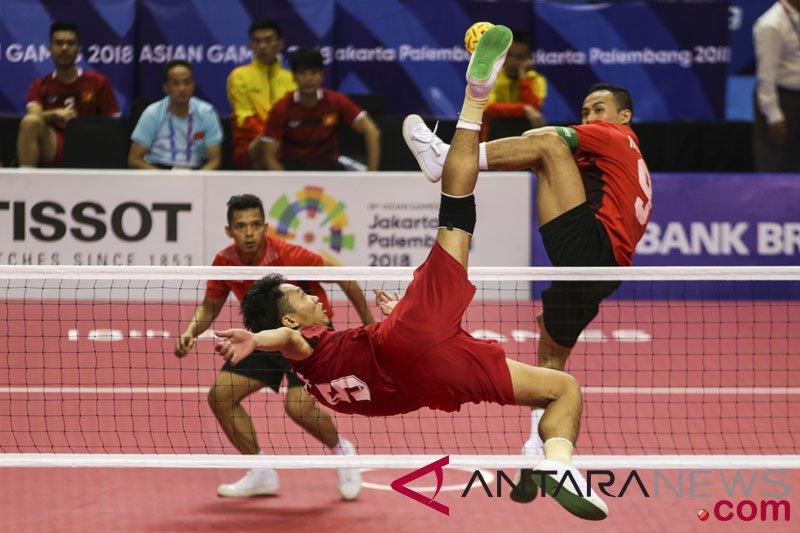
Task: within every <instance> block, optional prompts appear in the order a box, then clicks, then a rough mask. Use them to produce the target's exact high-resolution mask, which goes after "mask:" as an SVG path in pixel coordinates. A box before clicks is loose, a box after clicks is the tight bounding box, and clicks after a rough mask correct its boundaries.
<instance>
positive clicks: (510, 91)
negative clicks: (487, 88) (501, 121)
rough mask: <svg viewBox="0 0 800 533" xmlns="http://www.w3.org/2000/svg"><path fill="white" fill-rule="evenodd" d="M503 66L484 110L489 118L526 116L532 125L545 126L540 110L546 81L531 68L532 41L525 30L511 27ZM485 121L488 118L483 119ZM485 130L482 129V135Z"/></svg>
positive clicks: (534, 126)
mask: <svg viewBox="0 0 800 533" xmlns="http://www.w3.org/2000/svg"><path fill="white" fill-rule="evenodd" d="M513 39H514V40H513V41H512V43H511V47H510V48H509V49H508V54H507V55H506V61H505V63H503V69H502V70H501V71H500V74H499V75H498V76H497V83H495V85H494V88H493V89H492V92H491V93H490V94H489V105H487V106H486V110H485V111H484V113H483V116H484V117H488V118H523V117H524V118H527V119H528V122H530V124H531V127H532V128H540V127H542V126H545V125H546V124H547V122H546V121H545V118H544V116H543V115H542V113H541V109H542V106H544V99H545V97H546V96H547V82H546V80H545V78H544V76H542V75H541V74H539V73H538V72H536V71H535V70H534V69H533V59H532V58H531V45H530V43H529V40H528V36H527V34H525V33H524V32H520V31H514V37H513ZM484 124H488V121H484ZM485 136H486V132H485V131H484V132H482V137H485Z"/></svg>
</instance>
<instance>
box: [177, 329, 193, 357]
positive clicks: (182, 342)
mask: <svg viewBox="0 0 800 533" xmlns="http://www.w3.org/2000/svg"><path fill="white" fill-rule="evenodd" d="M194 341H195V338H194V336H192V335H186V334H183V335H181V336H180V337H178V340H177V341H175V355H176V356H178V357H184V356H185V355H186V354H187V353H189V350H191V349H192V347H193V346H194Z"/></svg>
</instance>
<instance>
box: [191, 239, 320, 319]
mask: <svg viewBox="0 0 800 533" xmlns="http://www.w3.org/2000/svg"><path fill="white" fill-rule="evenodd" d="M264 240H265V241H266V242H265V245H264V255H262V256H261V259H259V260H258V262H257V263H256V264H255V265H245V264H244V263H243V262H242V259H241V257H239V253H238V252H237V250H236V243H233V244H231V245H230V246H228V247H227V248H225V249H224V250H222V251H221V252H219V253H218V254H217V255H216V256H215V257H214V262H213V263H212V264H211V266H226V267H227V266H312V267H316V266H323V260H322V256H321V255H318V254H315V253H314V252H310V251H308V250H306V249H305V248H303V247H302V246H296V245H294V244H290V243H288V242H286V241H284V240H283V239H279V238H277V237H270V236H265V237H264ZM253 283H255V280H219V279H211V280H208V282H207V283H206V298H210V299H214V300H217V299H222V298H227V297H228V294H229V293H230V291H233V293H234V294H235V295H236V298H238V299H239V301H241V300H242V298H244V295H245V293H246V292H247V289H249V288H250V286H251V285H252V284H253ZM289 283H294V282H291V281H290V282H289ZM300 286H301V287H302V289H303V290H304V291H306V292H307V293H308V294H312V295H314V296H316V297H317V298H319V301H320V303H321V304H322V307H323V308H324V309H325V312H326V313H327V314H328V318H333V309H332V308H331V304H330V302H329V301H328V295H327V294H326V293H325V290H324V289H323V288H322V285H320V284H319V282H316V281H307V282H303V283H302V284H301V285H300Z"/></svg>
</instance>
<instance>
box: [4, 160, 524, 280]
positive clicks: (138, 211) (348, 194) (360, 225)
mask: <svg viewBox="0 0 800 533" xmlns="http://www.w3.org/2000/svg"><path fill="white" fill-rule="evenodd" d="M244 193H250V194H255V195H257V196H259V197H260V198H261V199H262V201H263V202H264V208H265V211H266V219H267V223H268V225H269V230H270V234H272V235H276V236H278V237H280V238H283V239H285V240H287V241H289V242H292V243H294V244H298V245H301V246H304V247H306V248H308V249H309V250H311V251H313V252H316V253H319V254H321V255H323V256H324V257H325V258H326V259H328V260H329V261H330V262H331V263H333V264H342V265H347V266H412V267H413V266H417V265H419V264H420V263H422V262H423V261H424V260H425V258H426V257H427V255H428V252H429V250H430V248H431V246H432V245H433V242H434V239H435V236H436V231H437V227H438V216H439V198H440V192H439V186H438V185H433V184H431V183H430V182H428V181H427V180H426V179H424V178H423V177H422V176H421V174H419V173H413V172H406V173H381V174H369V173H339V174H336V175H325V174H321V173H313V172H311V173H307V174H306V173H270V174H269V175H266V174H264V173H255V172H238V173H223V172H208V173H203V172H170V171H153V172H149V171H148V172H138V171H136V172H134V171H86V170H81V171H68V170H58V171H56V170H53V171H42V170H39V171H25V170H6V171H3V173H2V174H0V264H3V265H56V264H59V265H164V266H197V265H210V264H211V261H212V260H213V258H214V255H215V254H216V253H217V252H218V251H219V250H221V249H222V248H224V247H226V246H227V245H229V244H230V243H231V242H232V241H231V239H230V238H228V237H227V236H226V235H225V226H226V224H227V220H226V210H227V205H226V203H227V201H228V199H229V198H230V197H231V196H232V195H234V194H244ZM530 195H531V193H530V177H529V176H528V174H526V173H496V174H492V175H491V179H486V180H481V181H479V184H478V188H477V190H476V197H477V204H478V221H479V222H478V224H477V227H476V231H475V237H474V240H473V244H472V246H473V249H472V254H471V257H470V264H471V265H474V266H527V265H528V260H529V258H530V242H531V239H530V220H531V210H530V200H529V198H530Z"/></svg>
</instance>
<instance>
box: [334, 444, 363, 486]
mask: <svg viewBox="0 0 800 533" xmlns="http://www.w3.org/2000/svg"><path fill="white" fill-rule="evenodd" d="M339 448H340V449H341V450H342V453H341V455H358V454H357V453H356V447H355V446H353V443H352V442H350V441H349V440H347V439H343V438H341V437H339ZM336 475H337V476H338V477H339V494H341V495H342V499H343V500H355V499H356V498H357V497H358V494H359V493H360V492H361V472H360V471H359V470H358V468H339V469H337V470H336Z"/></svg>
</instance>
